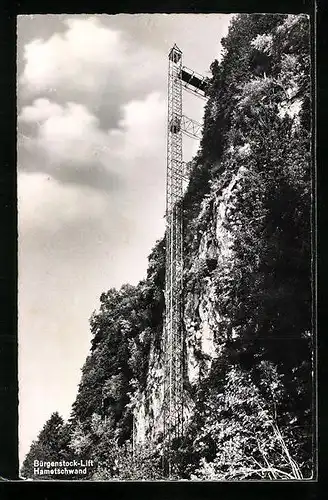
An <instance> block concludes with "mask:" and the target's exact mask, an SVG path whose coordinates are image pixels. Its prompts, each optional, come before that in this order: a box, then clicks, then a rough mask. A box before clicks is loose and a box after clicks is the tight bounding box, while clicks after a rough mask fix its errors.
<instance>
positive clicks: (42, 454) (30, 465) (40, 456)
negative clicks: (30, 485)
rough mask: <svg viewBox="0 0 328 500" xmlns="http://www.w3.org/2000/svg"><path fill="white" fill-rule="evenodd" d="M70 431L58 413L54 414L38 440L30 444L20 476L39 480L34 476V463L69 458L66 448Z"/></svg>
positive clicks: (59, 477) (54, 476)
mask: <svg viewBox="0 0 328 500" xmlns="http://www.w3.org/2000/svg"><path fill="white" fill-rule="evenodd" d="M69 435H70V429H69V426H68V425H65V424H64V421H63V419H62V417H61V416H60V415H59V414H58V412H54V413H53V414H52V415H51V417H50V418H49V420H47V422H46V423H45V425H44V427H43V429H42V430H41V432H40V433H39V435H38V438H37V439H36V440H35V441H33V442H32V444H31V448H30V450H29V452H28V454H27V455H26V457H25V460H24V462H23V465H22V469H21V475H22V476H23V477H29V478H32V479H40V476H39V475H38V474H34V461H35V460H37V461H39V462H41V461H43V462H53V461H60V460H67V459H69V456H70V450H69V447H68V443H69ZM42 479H63V476H61V475H52V476H50V475H45V476H42Z"/></svg>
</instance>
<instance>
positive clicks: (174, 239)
mask: <svg viewBox="0 0 328 500" xmlns="http://www.w3.org/2000/svg"><path fill="white" fill-rule="evenodd" d="M205 83H206V82H205V79H204V78H203V77H201V76H200V75H197V74H195V72H193V71H191V70H188V69H187V68H184V67H183V66H182V52H181V50H180V49H179V48H178V47H177V46H176V45H174V47H173V48H172V49H171V51H170V53H169V74H168V126H167V177H166V268H165V325H164V399H163V419H164V438H163V439H164V443H163V458H164V462H165V464H164V465H165V468H166V470H167V473H168V475H170V474H171V450H172V443H173V441H174V440H177V439H179V438H181V437H182V436H183V424H184V413H183V411H184V391H183V380H184V339H183V328H182V290H183V282H182V273H183V232H182V229H183V228H182V196H183V181H184V179H185V164H184V162H183V153H182V133H183V132H184V133H186V134H187V135H189V136H191V137H195V138H200V137H199V136H200V131H201V126H200V125H199V124H198V123H197V122H195V121H194V120H191V119H189V118H187V117H186V116H184V115H183V114H182V89H183V87H184V88H186V90H189V91H191V92H193V93H194V94H196V95H200V96H203V97H204V90H205Z"/></svg>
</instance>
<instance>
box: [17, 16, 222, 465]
mask: <svg viewBox="0 0 328 500" xmlns="http://www.w3.org/2000/svg"><path fill="white" fill-rule="evenodd" d="M230 18H231V16H228V15H217V14H212V15H199V14H198V15H191V14H187V15H164V14H161V15H157V14H156V15H155V14H151V15H115V16H107V15H101V16H83V15H34V16H20V17H19V18H18V23H17V37H18V38H17V50H18V56H17V68H18V69H17V71H18V84H17V85H18V87H17V106H18V139H17V140H18V210H19V228H18V229H19V293H18V301H19V302H18V304H19V380H20V387H19V399H20V406H19V420H20V459H21V460H22V459H23V457H24V456H25V454H26V452H27V451H28V449H29V446H30V444H31V441H32V440H33V439H35V438H36V437H37V434H38V432H39V431H40V429H41V427H42V426H43V425H44V423H45V421H46V420H47V419H48V418H49V416H50V415H51V413H52V412H53V411H56V410H57V411H59V413H60V414H61V415H62V416H63V417H64V418H65V419H66V418H67V417H68V416H69V414H70V409H71V404H72V403H73V401H74V399H75V395H76V390H77V384H78V382H79V380H80V374H81V372H80V369H81V367H82V365H83V363H84V360H85V357H86V355H87V353H88V349H89V342H90V333H89V323H88V321H89V317H90V316H91V313H92V311H93V310H94V309H97V308H98V299H99V296H100V294H101V293H102V292H103V291H105V290H108V289H109V288H110V287H113V286H115V287H119V286H120V285H121V284H123V283H125V282H129V283H132V284H135V283H137V282H138V281H139V280H140V279H142V278H143V277H144V275H145V272H146V267H147V256H148V254H149V253H150V250H151V248H152V247H153V245H154V243H155V241H156V240H157V239H158V238H160V237H161V236H162V235H163V231H164V219H163V215H164V211H165V170H166V112H167V96H166V92H167V65H168V58H167V55H168V52H169V49H170V48H171V47H172V45H173V44H174V43H177V45H178V46H179V47H180V48H181V50H182V51H183V57H184V64H185V65H186V66H188V67H190V68H192V69H194V70H196V71H198V72H200V73H202V74H204V75H209V74H210V73H209V66H210V63H211V62H212V61H213V59H215V58H219V57H220V39H221V38H222V36H225V35H226V33H227V30H228V25H229V22H230ZM184 99H185V100H184V112H185V114H187V115H188V116H190V117H192V118H194V119H196V120H198V121H201V120H202V116H203V101H202V100H200V99H197V98H196V97H193V96H190V95H189V94H185V96H184ZM197 147H198V145H197V143H196V142H195V141H194V140H192V139H186V140H185V143H184V157H185V159H186V160H188V159H190V158H191V156H192V155H193V154H194V153H195V151H196V150H197Z"/></svg>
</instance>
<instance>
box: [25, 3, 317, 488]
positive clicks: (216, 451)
mask: <svg viewBox="0 0 328 500" xmlns="http://www.w3.org/2000/svg"><path fill="white" fill-rule="evenodd" d="M310 21H311V20H310V17H309V15H307V14H275V13H272V14H267V13H266V14H262V13H254V14H246V13H241V14H240V13H231V14H218V13H216V14H214V13H213V14H164V13H163V14H157V13H156V14H147V13H145V14H116V15H108V14H33V15H20V16H18V17H17V210H18V380H19V395H18V398H19V462H20V463H19V466H20V474H19V476H20V478H22V479H23V480H25V481H45V480H47V481H67V480H72V481H96V482H99V481H202V482H206V481H219V482H223V481H224V482H227V481H228V482H235V481H238V482H240V481H245V482H248V481H255V482H257V481H272V482H274V481H283V482H286V481H287V482H288V481H316V480H317V387H316V370H317V367H316V364H317V363H316V305H315V223H314V221H315V212H314V207H315V163H314V161H313V106H314V105H313V102H312V85H313V81H312V78H311V74H312V65H313V61H312V58H311V22H310Z"/></svg>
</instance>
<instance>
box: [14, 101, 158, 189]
mask: <svg viewBox="0 0 328 500" xmlns="http://www.w3.org/2000/svg"><path fill="white" fill-rule="evenodd" d="M165 111H166V109H165V103H164V101H163V99H162V98H161V96H160V94H158V93H152V94H150V95H149V96H147V97H146V98H145V99H144V100H142V101H141V100H134V101H131V102H129V103H127V104H126V105H125V106H124V107H123V118H122V120H121V121H120V122H119V127H118V128H117V129H111V130H108V131H104V130H102V129H101V128H100V124H99V119H98V118H97V117H96V116H95V115H94V114H92V113H91V112H90V111H89V110H88V109H87V108H86V106H84V105H82V104H77V103H74V102H68V103H66V105H63V106H61V105H58V104H56V103H54V102H51V101H50V100H49V99H45V98H40V99H36V100H35V101H34V102H33V104H32V105H29V106H25V107H24V108H23V109H22V111H21V114H20V115H19V117H18V122H19V124H24V123H28V124H37V129H36V134H35V136H34V137H33V136H32V137H28V136H24V135H22V136H21V137H20V139H19V155H18V158H19V164H20V168H22V169H23V170H25V171H41V172H46V173H48V174H50V175H52V176H53V177H54V178H56V179H58V180H61V181H62V182H65V181H66V182H75V183H78V184H87V185H90V186H93V187H98V188H100V189H105V190H112V189H117V188H119V187H120V185H121V184H122V183H123V182H125V181H126V180H128V177H129V173H130V172H131V171H134V170H135V166H136V164H137V160H138V159H143V160H144V161H150V160H152V159H153V156H154V154H155V153H157V152H158V148H159V147H163V146H164V141H163V139H164V135H163V133H162V130H163V129H164V127H165V122H164V120H165Z"/></svg>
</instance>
